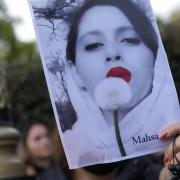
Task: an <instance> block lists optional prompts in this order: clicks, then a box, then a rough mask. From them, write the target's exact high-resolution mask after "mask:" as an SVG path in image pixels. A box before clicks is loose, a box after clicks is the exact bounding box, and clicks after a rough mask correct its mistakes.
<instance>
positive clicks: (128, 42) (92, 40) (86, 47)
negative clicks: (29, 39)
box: [76, 6, 154, 108]
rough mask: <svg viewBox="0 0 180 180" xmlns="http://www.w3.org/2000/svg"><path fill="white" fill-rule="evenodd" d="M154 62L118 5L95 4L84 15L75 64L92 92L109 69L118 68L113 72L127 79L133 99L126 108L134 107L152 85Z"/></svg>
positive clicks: (79, 32)
mask: <svg viewBox="0 0 180 180" xmlns="http://www.w3.org/2000/svg"><path fill="white" fill-rule="evenodd" d="M153 64H154V56H153V53H152V51H151V50H150V49H149V48H148V47H147V46H146V45H145V44H144V42H143V41H142V39H141V37H140V36H139V35H138V34H137V32H136V31H135V29H134V27H133V26H132V24H131V23H130V21H129V20H128V18H127V17H126V16H125V15H124V14H123V13H122V12H121V11H120V10H119V9H118V8H116V7H113V6H96V7H92V8H90V9H89V10H88V11H87V12H86V13H85V14H84V15H83V17H82V18H81V21H80V23H79V28H78V36H77V43H76V68H77V71H78V73H79V74H80V76H81V77H82V79H83V81H84V82H85V85H86V87H87V89H88V90H89V92H90V93H92V94H93V92H94V89H95V88H96V86H97V84H98V83H99V82H101V81H102V80H104V79H105V78H107V76H109V72H111V73H110V74H113V71H114V70H115V69H116V70H119V72H114V74H118V73H119V76H121V78H123V79H124V80H126V81H127V82H128V84H129V86H130V88H131V91H132V100H131V102H130V103H129V105H128V106H127V108H132V107H133V106H134V105H136V104H137V103H138V102H139V101H140V100H142V98H144V97H145V96H146V95H147V94H148V93H149V91H150V90H151V88H152V79H153ZM123 68H125V72H123V70H122V69H123ZM116 70H115V71H116ZM123 73H124V74H123Z"/></svg>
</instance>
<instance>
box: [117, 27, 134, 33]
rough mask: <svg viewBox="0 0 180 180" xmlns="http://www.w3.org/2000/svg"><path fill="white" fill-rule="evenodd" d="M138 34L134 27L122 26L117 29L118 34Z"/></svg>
mask: <svg viewBox="0 0 180 180" xmlns="http://www.w3.org/2000/svg"><path fill="white" fill-rule="evenodd" d="M128 31H131V32H136V31H135V29H134V28H133V27H132V26H121V27H118V28H117V29H116V33H118V34H119V33H124V32H128Z"/></svg>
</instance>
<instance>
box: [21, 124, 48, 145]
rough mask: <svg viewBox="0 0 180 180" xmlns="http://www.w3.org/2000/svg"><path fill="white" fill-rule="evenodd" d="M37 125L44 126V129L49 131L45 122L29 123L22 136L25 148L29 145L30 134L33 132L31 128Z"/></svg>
mask: <svg viewBox="0 0 180 180" xmlns="http://www.w3.org/2000/svg"><path fill="white" fill-rule="evenodd" d="M35 125H42V126H44V127H46V128H47V129H49V127H48V125H47V124H46V122H45V121H32V122H28V123H27V124H26V125H25V127H24V129H23V132H22V136H21V142H22V144H23V146H24V147H26V145H27V144H26V143H27V138H28V135H29V132H30V130H31V128H32V127H33V126H35Z"/></svg>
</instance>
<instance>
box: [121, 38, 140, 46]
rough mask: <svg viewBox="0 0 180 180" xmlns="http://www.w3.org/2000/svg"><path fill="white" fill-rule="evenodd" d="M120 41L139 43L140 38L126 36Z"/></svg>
mask: <svg viewBox="0 0 180 180" xmlns="http://www.w3.org/2000/svg"><path fill="white" fill-rule="evenodd" d="M120 42H125V43H127V44H132V45H137V44H139V43H140V39H138V38H125V39H122V40H121V41H120Z"/></svg>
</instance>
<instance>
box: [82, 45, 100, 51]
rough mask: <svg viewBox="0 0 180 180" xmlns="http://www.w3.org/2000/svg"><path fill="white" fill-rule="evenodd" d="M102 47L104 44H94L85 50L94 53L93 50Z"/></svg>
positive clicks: (87, 46)
mask: <svg viewBox="0 0 180 180" xmlns="http://www.w3.org/2000/svg"><path fill="white" fill-rule="evenodd" d="M101 46H103V44H102V43H92V44H88V45H86V46H85V48H84V49H85V50H86V51H93V50H95V49H97V48H99V47H101Z"/></svg>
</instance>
